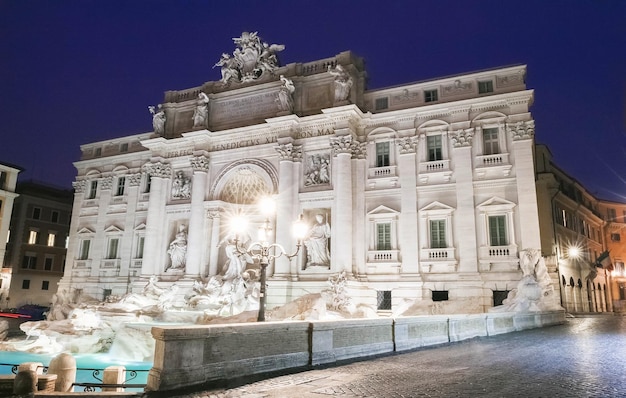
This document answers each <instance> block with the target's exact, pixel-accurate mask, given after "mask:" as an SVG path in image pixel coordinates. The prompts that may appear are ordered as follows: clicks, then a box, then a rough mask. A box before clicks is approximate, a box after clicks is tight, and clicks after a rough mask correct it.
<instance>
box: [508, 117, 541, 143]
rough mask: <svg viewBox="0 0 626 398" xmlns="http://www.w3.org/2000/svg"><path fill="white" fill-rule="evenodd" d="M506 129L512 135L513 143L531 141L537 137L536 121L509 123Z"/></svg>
mask: <svg viewBox="0 0 626 398" xmlns="http://www.w3.org/2000/svg"><path fill="white" fill-rule="evenodd" d="M506 129H507V131H508V132H509V134H511V138H512V139H513V141H521V140H530V139H532V138H533V137H534V136H535V121H534V120H527V121H525V122H521V121H520V122H517V123H507V124H506Z"/></svg>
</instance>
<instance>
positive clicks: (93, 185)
mask: <svg viewBox="0 0 626 398" xmlns="http://www.w3.org/2000/svg"><path fill="white" fill-rule="evenodd" d="M97 192H98V181H97V180H94V181H91V184H89V196H87V199H93V198H95V197H96V193H97Z"/></svg>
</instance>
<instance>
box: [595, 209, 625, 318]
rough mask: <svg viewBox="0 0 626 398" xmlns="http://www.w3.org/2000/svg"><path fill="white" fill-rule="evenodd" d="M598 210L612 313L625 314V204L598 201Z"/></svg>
mask: <svg viewBox="0 0 626 398" xmlns="http://www.w3.org/2000/svg"><path fill="white" fill-rule="evenodd" d="M598 209H599V211H600V214H602V215H603V216H604V217H605V219H606V227H605V230H604V240H605V242H606V249H607V251H608V254H609V259H610V263H609V264H610V265H609V269H610V274H611V276H612V279H611V284H610V287H609V289H610V291H609V293H610V297H611V298H612V304H613V311H614V312H626V269H624V263H626V203H619V202H613V201H600V202H599V204H598Z"/></svg>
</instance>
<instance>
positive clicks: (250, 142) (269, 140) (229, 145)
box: [211, 135, 278, 151]
mask: <svg viewBox="0 0 626 398" xmlns="http://www.w3.org/2000/svg"><path fill="white" fill-rule="evenodd" d="M275 142H278V137H277V136H275V135H272V136H268V137H260V138H252V139H247V140H239V141H229V142H224V143H219V144H213V145H211V151H223V150H226V149H235V148H244V147H247V146H255V145H262V144H273V143H275Z"/></svg>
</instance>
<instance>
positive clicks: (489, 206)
mask: <svg viewBox="0 0 626 398" xmlns="http://www.w3.org/2000/svg"><path fill="white" fill-rule="evenodd" d="M515 206H516V204H515V203H513V202H511V201H508V200H506V199H502V198H499V197H497V196H494V197H493V198H491V199H488V200H486V201H484V202H483V203H481V204H479V205H478V206H477V207H478V209H480V210H482V211H486V210H509V211H510V210H512V209H513V208H514V207H515Z"/></svg>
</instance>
